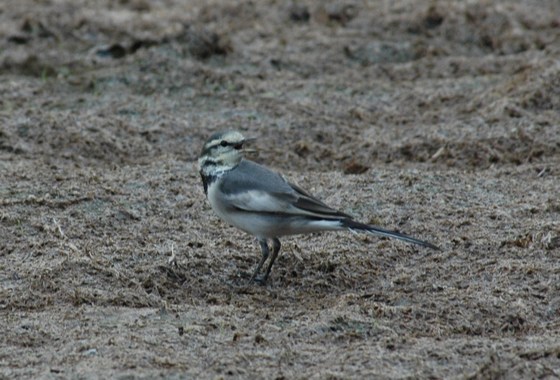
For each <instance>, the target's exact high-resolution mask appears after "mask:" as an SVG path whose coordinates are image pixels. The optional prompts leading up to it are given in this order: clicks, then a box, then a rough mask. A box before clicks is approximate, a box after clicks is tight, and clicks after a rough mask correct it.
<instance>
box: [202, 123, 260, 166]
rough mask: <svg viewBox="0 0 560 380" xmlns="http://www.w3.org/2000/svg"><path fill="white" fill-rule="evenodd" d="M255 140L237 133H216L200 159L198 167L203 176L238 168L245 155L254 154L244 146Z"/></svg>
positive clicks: (207, 143)
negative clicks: (247, 153) (246, 153)
mask: <svg viewBox="0 0 560 380" xmlns="http://www.w3.org/2000/svg"><path fill="white" fill-rule="evenodd" d="M252 140H254V138H247V137H245V136H243V135H242V134H241V133H239V132H237V131H228V132H218V133H214V134H213V135H212V136H210V138H208V140H207V141H206V143H205V144H204V146H203V148H202V151H201V152H200V156H199V158H198V167H199V170H200V172H201V173H202V174H204V175H212V174H218V173H220V172H224V171H227V170H231V169H233V168H234V167H236V166H237V165H238V164H239V162H240V161H241V159H242V158H243V153H245V152H252V150H250V149H244V148H243V145H244V144H245V143H246V142H248V141H252Z"/></svg>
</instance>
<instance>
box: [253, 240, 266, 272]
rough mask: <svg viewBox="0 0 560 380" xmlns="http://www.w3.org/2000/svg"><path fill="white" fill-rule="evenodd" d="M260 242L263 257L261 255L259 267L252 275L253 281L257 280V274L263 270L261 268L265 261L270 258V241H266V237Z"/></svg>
mask: <svg viewBox="0 0 560 380" xmlns="http://www.w3.org/2000/svg"><path fill="white" fill-rule="evenodd" d="M259 244H260V246H261V253H262V257H261V261H259V265H257V268H256V269H255V271H254V272H253V275H252V276H251V282H253V281H255V279H256V278H257V275H258V274H259V272H260V271H261V268H262V266H263V264H264V262H265V261H266V259H268V254H269V252H270V251H269V249H268V243H267V242H266V239H259Z"/></svg>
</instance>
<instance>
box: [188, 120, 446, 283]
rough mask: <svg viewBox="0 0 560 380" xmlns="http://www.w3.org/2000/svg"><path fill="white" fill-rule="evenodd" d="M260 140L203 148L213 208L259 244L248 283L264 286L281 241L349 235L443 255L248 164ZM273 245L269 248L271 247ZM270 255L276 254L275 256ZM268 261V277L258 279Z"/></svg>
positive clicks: (222, 135)
mask: <svg viewBox="0 0 560 380" xmlns="http://www.w3.org/2000/svg"><path fill="white" fill-rule="evenodd" d="M254 140H256V139H255V138H247V137H245V136H244V135H243V134H242V133H240V132H238V131H225V132H217V133H214V134H212V135H211V136H210V137H209V138H208V140H207V141H206V142H205V144H204V146H203V147H202V151H201V153H200V155H199V158H198V168H199V173H200V176H201V179H202V185H203V187H204V193H205V195H206V198H207V199H208V202H209V203H210V206H211V208H212V209H213V210H214V212H215V213H216V214H217V215H218V216H219V217H220V218H221V219H222V220H223V221H224V222H226V223H228V224H230V225H232V226H234V227H237V228H238V229H240V230H242V231H245V232H246V233H248V234H250V235H253V236H254V237H256V238H257V241H258V243H259V245H260V249H261V259H260V261H259V263H258V265H257V267H256V268H255V270H254V272H253V274H252V276H251V278H250V281H251V282H257V283H260V284H263V285H264V284H265V283H266V282H267V279H268V278H269V275H270V272H271V269H272V266H273V265H274V262H275V260H276V258H277V257H278V253H279V252H280V248H281V244H280V240H279V238H280V237H283V236H287V235H298V234H309V233H314V232H320V231H338V230H349V231H352V232H365V233H368V234H372V235H378V236H384V237H389V238H395V239H399V240H402V241H405V242H408V243H412V244H417V245H420V246H423V247H427V248H431V249H435V250H439V248H438V247H437V246H436V245H434V244H432V243H429V242H427V241H423V240H419V239H416V238H413V237H411V236H408V235H405V234H402V233H400V232H396V231H391V230H387V229H384V228H381V227H378V226H374V225H369V224H365V223H361V222H358V221H356V220H354V219H353V217H352V216H350V215H348V214H346V213H344V212H341V211H338V210H335V209H333V208H331V207H330V206H328V205H326V204H325V203H323V202H322V201H321V200H319V199H318V198H316V197H315V196H313V195H311V194H310V193H309V192H308V191H306V190H304V189H302V188H301V187H299V186H298V185H296V184H294V183H291V182H289V181H288V180H286V179H285V178H284V177H283V176H282V175H281V174H280V173H277V172H275V171H273V170H270V169H268V168H267V167H265V166H263V165H260V164H258V163H256V162H254V161H251V160H248V159H247V158H245V154H247V153H254V152H255V151H254V150H253V149H247V148H245V144H246V143H248V142H251V141H254ZM269 241H270V243H271V244H270V246H269ZM271 251H272V252H271ZM267 259H269V261H268V265H267V268H266V271H265V273H264V275H262V276H259V274H260V272H261V270H262V267H263V265H264V263H265V262H266V260H267Z"/></svg>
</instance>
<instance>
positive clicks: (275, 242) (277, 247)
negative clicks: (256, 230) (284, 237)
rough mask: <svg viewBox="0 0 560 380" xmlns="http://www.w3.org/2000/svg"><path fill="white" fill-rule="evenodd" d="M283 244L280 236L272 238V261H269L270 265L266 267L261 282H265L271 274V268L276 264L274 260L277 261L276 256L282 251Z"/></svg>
mask: <svg viewBox="0 0 560 380" xmlns="http://www.w3.org/2000/svg"><path fill="white" fill-rule="evenodd" d="M281 246H282V245H281V244H280V240H278V238H274V239H272V256H271V257H270V261H269V262H268V267H267V268H266V272H265V274H264V276H263V278H262V279H261V282H262V283H263V284H264V283H266V279H267V278H268V275H269V274H270V270H271V269H272V265H274V261H276V258H277V257H278V252H280V247H281Z"/></svg>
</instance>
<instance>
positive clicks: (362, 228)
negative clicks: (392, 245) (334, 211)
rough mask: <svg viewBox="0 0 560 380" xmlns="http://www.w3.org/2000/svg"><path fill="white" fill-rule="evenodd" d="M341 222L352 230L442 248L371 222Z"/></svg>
mask: <svg viewBox="0 0 560 380" xmlns="http://www.w3.org/2000/svg"><path fill="white" fill-rule="evenodd" d="M341 223H342V226H343V227H345V228H348V229H349V230H351V231H355V232H368V233H371V234H373V235H379V236H385V237H390V238H395V239H399V240H402V241H406V242H408V243H412V244H418V245H421V246H423V247H428V248H431V249H437V250H439V249H440V248H439V247H438V246H436V245H433V244H432V243H428V242H427V241H423V240H419V239H415V238H413V237H411V236H408V235H405V234H401V233H400V232H396V231H389V230H385V229H383V228H380V227H377V226H370V225H369V224H364V223H360V222H356V221H354V220H352V219H343V220H341Z"/></svg>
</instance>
